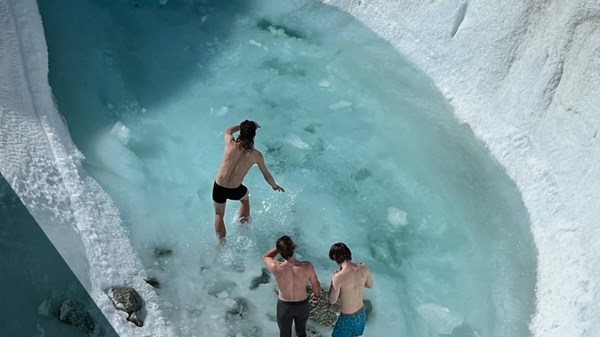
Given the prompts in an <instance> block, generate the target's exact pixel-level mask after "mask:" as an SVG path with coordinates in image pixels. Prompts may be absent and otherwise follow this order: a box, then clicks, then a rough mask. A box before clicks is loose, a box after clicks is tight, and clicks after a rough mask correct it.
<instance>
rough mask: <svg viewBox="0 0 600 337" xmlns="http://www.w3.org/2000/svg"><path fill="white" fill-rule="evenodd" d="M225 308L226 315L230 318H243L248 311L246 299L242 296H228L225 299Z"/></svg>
mask: <svg viewBox="0 0 600 337" xmlns="http://www.w3.org/2000/svg"><path fill="white" fill-rule="evenodd" d="M225 305H226V306H227V307H228V308H229V309H227V317H228V318H229V319H232V318H244V316H245V315H247V313H248V307H249V305H248V300H247V299H245V298H243V297H236V298H228V299H226V300H225Z"/></svg>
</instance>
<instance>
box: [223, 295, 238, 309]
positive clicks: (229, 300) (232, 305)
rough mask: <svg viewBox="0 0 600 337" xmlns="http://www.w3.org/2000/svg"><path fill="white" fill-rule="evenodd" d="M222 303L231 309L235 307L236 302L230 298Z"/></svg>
mask: <svg viewBox="0 0 600 337" xmlns="http://www.w3.org/2000/svg"><path fill="white" fill-rule="evenodd" d="M223 303H224V304H225V306H226V307H227V308H229V309H233V308H235V307H237V302H236V301H235V300H234V299H233V298H230V297H228V298H226V299H225V301H223Z"/></svg>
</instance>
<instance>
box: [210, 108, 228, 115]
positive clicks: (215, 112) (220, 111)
mask: <svg viewBox="0 0 600 337" xmlns="http://www.w3.org/2000/svg"><path fill="white" fill-rule="evenodd" d="M210 113H211V114H213V115H215V116H218V117H222V116H225V115H227V114H228V113H229V108H228V107H226V106H221V107H218V108H216V109H215V108H210Z"/></svg>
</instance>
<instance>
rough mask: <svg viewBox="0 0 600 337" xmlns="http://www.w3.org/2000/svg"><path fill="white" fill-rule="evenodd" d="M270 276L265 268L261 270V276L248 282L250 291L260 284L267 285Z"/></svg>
mask: <svg viewBox="0 0 600 337" xmlns="http://www.w3.org/2000/svg"><path fill="white" fill-rule="evenodd" d="M270 279H271V276H270V275H269V273H268V272H267V269H266V268H262V274H260V276H257V277H254V278H253V279H252V281H251V282H250V289H256V288H258V286H259V285H261V284H266V283H269V280H270Z"/></svg>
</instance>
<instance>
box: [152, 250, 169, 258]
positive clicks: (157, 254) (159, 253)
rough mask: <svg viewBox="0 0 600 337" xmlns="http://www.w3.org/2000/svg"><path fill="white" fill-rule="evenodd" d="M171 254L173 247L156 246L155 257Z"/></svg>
mask: <svg viewBox="0 0 600 337" xmlns="http://www.w3.org/2000/svg"><path fill="white" fill-rule="evenodd" d="M171 254H173V250H172V249H162V248H154V256H155V257H161V256H169V255H171Z"/></svg>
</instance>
